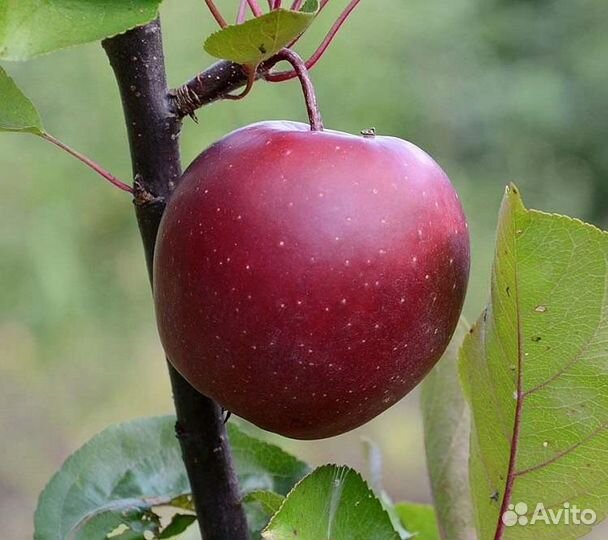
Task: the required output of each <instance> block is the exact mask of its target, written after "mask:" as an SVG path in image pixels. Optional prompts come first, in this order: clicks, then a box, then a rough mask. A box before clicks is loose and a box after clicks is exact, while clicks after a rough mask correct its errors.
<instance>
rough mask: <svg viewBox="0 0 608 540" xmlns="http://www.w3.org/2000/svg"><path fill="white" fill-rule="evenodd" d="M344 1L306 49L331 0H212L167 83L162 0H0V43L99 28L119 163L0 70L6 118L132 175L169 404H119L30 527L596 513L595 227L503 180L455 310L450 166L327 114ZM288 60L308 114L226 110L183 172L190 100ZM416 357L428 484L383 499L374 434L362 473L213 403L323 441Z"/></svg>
mask: <svg viewBox="0 0 608 540" xmlns="http://www.w3.org/2000/svg"><path fill="white" fill-rule="evenodd" d="M359 1H360V0H350V2H347V3H346V6H345V8H344V11H343V12H342V14H341V15H340V16H339V18H338V19H337V20H336V21H335V23H334V25H333V26H332V28H331V29H330V31H329V33H328V35H327V36H326V37H325V39H324V40H323V41H322V42H321V43H320V44H319V47H318V49H317V50H316V51H315V52H314V53H313V54H312V56H311V57H310V58H309V59H307V60H303V59H302V58H301V57H300V56H299V55H298V54H297V52H295V49H294V47H295V46H296V44H297V42H298V40H299V39H300V37H301V36H302V35H303V34H304V33H305V32H306V30H307V29H308V27H309V26H310V25H311V24H313V23H314V21H315V19H316V18H317V17H318V16H320V14H321V13H322V12H323V10H324V8H325V7H326V6H327V4H328V3H329V0H305V1H304V0H294V1H293V2H290V4H289V5H288V6H287V5H283V2H281V0H268V2H267V3H266V2H258V0H241V1H240V2H239V3H238V9H237V12H236V13H235V14H234V19H233V21H234V23H233V24H232V23H229V22H228V19H227V18H226V17H227V13H226V9H224V8H220V7H219V2H218V3H216V2H214V1H213V0H205V4H206V7H207V8H208V11H209V13H210V15H211V16H212V17H213V18H214V19H215V21H216V22H217V23H218V26H219V30H218V31H217V32H216V33H214V34H212V35H211V36H208V37H207V38H206V40H205V43H204V47H205V49H206V51H207V52H208V53H210V54H211V55H212V56H214V57H216V58H217V59H218V61H217V62H216V63H215V64H213V65H212V66H210V67H209V68H207V69H206V70H204V71H203V72H201V73H199V74H197V75H196V76H194V77H193V78H192V79H191V80H190V81H188V82H186V83H185V84H183V85H181V86H179V87H177V88H174V89H170V88H169V87H168V85H167V80H166V73H165V65H164V57H163V46H162V32H161V25H160V20H159V18H158V9H159V4H160V3H161V0H129V1H125V2H116V1H112V0H99V1H97V2H94V3H93V2H87V1H86V0H71V1H69V2H68V1H66V0H53V1H51V2H42V1H41V0H25V1H22V2H19V3H17V2H9V1H7V0H0V59H2V60H10V61H21V60H27V59H29V58H32V57H34V56H36V55H39V54H42V53H48V52H52V51H54V50H57V49H60V48H63V47H67V46H72V45H77V44H80V43H85V42H91V41H96V40H101V44H102V46H103V48H104V49H105V52H106V54H107V56H108V59H109V61H110V64H111V66H112V69H113V70H114V74H115V76H116V80H117V83H118V87H119V89H120V93H121V98H122V104H123V109H124V116H125V124H126V126H127V130H128V135H129V143H130V150H131V159H132V165H133V180H132V182H125V181H123V180H120V179H119V178H116V177H115V176H114V175H112V174H111V173H110V172H108V171H107V170H105V169H104V168H103V167H102V166H100V165H99V164H97V163H96V162H94V161H93V160H92V159H91V158H89V157H88V156H85V155H83V154H82V153H80V152H79V151H78V150H76V149H73V148H71V147H69V146H68V145H66V144H65V143H64V142H62V141H61V140H59V139H57V138H56V137H55V136H53V135H52V134H51V133H49V132H48V131H47V130H46V129H45V128H44V126H43V122H42V120H41V117H40V115H39V113H38V112H37V110H36V109H35V107H34V105H33V104H32V103H31V102H30V101H29V100H28V98H27V97H26V96H25V95H24V93H23V92H22V91H21V90H20V89H19V88H18V87H17V86H16V85H15V83H14V82H13V80H12V79H11V78H10V76H9V75H8V73H7V72H6V71H4V69H2V68H0V97H1V99H0V130H2V131H11V132H20V133H29V134H33V135H36V136H39V137H41V138H42V139H44V140H46V141H48V142H49V143H51V144H53V145H55V146H56V147H58V148H59V149H61V150H63V151H64V152H67V153H68V154H70V155H71V156H73V157H74V158H76V159H78V160H80V161H81V162H82V163H83V164H85V165H86V166H88V167H89V168H90V169H92V170H93V171H94V172H96V173H97V174H98V175H100V176H101V177H102V178H103V179H105V180H106V181H107V182H109V183H110V184H112V185H113V186H114V187H116V188H118V189H120V190H122V191H124V192H126V193H128V194H130V195H131V196H132V200H133V204H134V208H135V215H136V219H137V223H138V225H139V229H140V232H141V238H142V242H143V247H144V252H145V256H146V263H147V267H148V271H149V275H150V280H151V284H152V290H153V293H154V300H155V308H156V315H157V322H158V328H159V333H160V337H161V341H162V343H163V346H164V349H165V352H166V353H167V357H168V369H169V375H170V379H171V384H172V390H173V394H174V401H175V416H167V417H160V418H145V419H140V420H136V421H132V422H128V423H124V424H121V425H116V426H111V427H109V428H107V429H106V430H105V431H103V432H102V433H100V434H98V435H97V436H95V437H94V438H93V439H91V440H90V441H89V442H88V443H87V444H85V445H84V446H83V447H82V448H80V449H79V450H77V451H76V452H75V453H74V454H73V455H72V456H71V457H70V458H68V459H67V461H66V462H65V463H64V465H63V466H62V467H61V469H60V470H59V471H58V472H57V473H56V475H55V476H54V477H53V478H52V479H51V480H50V482H49V484H48V485H47V487H46V488H45V490H44V491H43V493H42V495H41V497H40V500H39V505H38V508H37V511H36V515H35V538H36V540H65V539H72V540H81V539H82V540H84V539H94V540H105V539H110V538H112V539H116V540H141V539H146V540H151V539H165V538H177V537H180V536H182V535H183V534H187V533H186V531H188V530H192V527H193V526H194V524H195V523H196V524H197V525H198V528H199V529H200V533H201V535H202V538H204V539H205V540H245V539H248V538H265V539H269V540H287V539H296V538H297V539H300V540H319V539H323V538H325V539H328V540H329V539H331V540H338V539H360V540H367V539H378V540H384V539H386V540H399V539H401V540H406V539H409V538H419V539H420V540H439V539H442V540H474V539H478V540H507V539H508V540H525V539H530V538H535V539H536V540H551V539H554V538H560V540H566V539H576V538H581V537H583V536H585V535H586V534H587V533H588V532H589V530H590V528H591V527H592V526H593V525H595V524H597V523H599V522H600V521H601V520H602V519H603V518H604V517H605V515H606V512H607V511H608V477H607V476H606V473H605V464H606V458H605V456H606V453H607V451H608V435H607V432H606V427H607V426H608V392H606V383H607V376H608V375H607V373H608V370H607V365H608V364H607V361H608V349H607V347H606V343H607V341H608V302H607V300H606V290H607V285H606V283H607V279H608V270H607V267H606V265H607V260H608V236H607V234H606V233H605V232H603V231H601V230H599V229H596V228H594V227H593V226H591V225H588V224H585V223H582V222H580V221H578V220H575V219H572V218H569V217H565V216H560V215H555V214H547V213H543V212H539V211H535V210H528V209H527V208H526V207H525V206H524V204H523V201H522V197H521V194H520V192H519V190H518V188H517V187H516V186H514V185H510V186H508V187H507V189H506V192H505V197H504V201H503V205H502V208H501V211H500V214H499V217H498V232H497V239H496V251H495V262H494V267H493V271H492V275H491V295H490V300H489V301H488V304H487V307H486V309H485V310H484V312H483V313H482V314H481V316H480V317H479V319H478V321H477V322H476V323H475V324H474V325H473V326H472V327H470V328H469V327H468V326H467V324H466V323H465V322H464V321H463V320H460V321H459V318H460V314H461V310H462V305H463V302H464V298H465V293H466V288H467V283H468V277H469V262H470V250H469V232H468V226H467V221H466V218H465V215H464V212H463V209H462V206H461V203H460V200H459V198H458V195H457V194H456V192H455V190H454V188H453V186H452V184H451V183H450V180H449V178H448V176H447V175H446V173H445V172H444V171H443V170H442V169H441V168H440V166H439V165H438V164H437V163H436V162H435V161H434V160H433V159H432V158H431V157H430V156H429V155H428V154H426V153H425V152H424V151H423V150H421V149H420V148H418V147H417V146H415V145H414V144H412V143H409V142H406V141H403V140H400V139H397V138H394V137H386V136H381V135H380V134H379V133H376V130H375V129H364V130H362V131H361V133H359V134H354V135H350V134H345V133H341V132H338V131H332V130H330V129H327V128H326V127H325V126H324V125H323V121H322V116H321V111H320V107H319V104H318V103H317V99H316V96H315V90H314V86H313V84H312V81H311V78H310V75H309V70H310V69H311V68H313V67H314V66H315V65H316V64H317V62H318V61H319V60H320V59H321V58H322V56H323V53H324V52H325V51H326V50H327V48H328V47H329V45H330V44H331V42H332V40H333V39H334V38H335V37H336V35H337V34H338V32H339V31H340V29H341V28H342V27H343V25H344V23H345V22H346V20H347V18H348V17H349V16H350V15H351V13H352V12H353V11H354V10H355V8H356V7H357V5H358V4H359ZM74 21H77V24H75V23H74ZM387 24H390V22H387ZM285 63H286V64H287V65H288V68H287V69H280V68H279V67H278V65H279V64H285ZM290 79H298V80H299V82H300V83H301V86H302V92H303V98H304V100H303V101H304V106H305V107H306V110H307V112H308V117H309V123H308V124H300V123H295V122H289V121H284V122H262V123H259V124H254V125H251V126H247V127H244V128H242V129H240V130H237V131H235V132H233V133H231V134H228V135H226V136H225V137H224V138H222V139H221V140H220V141H218V142H217V143H215V144H213V145H211V146H210V147H209V148H207V149H205V150H204V151H203V152H202V153H201V154H200V155H199V157H198V158H196V159H195V160H194V162H193V163H192V164H191V165H190V166H189V167H188V168H187V170H186V171H185V172H184V173H182V168H181V162H180V149H179V139H180V129H181V126H182V123H183V122H184V121H185V120H187V119H188V118H190V119H192V120H194V121H197V111H199V109H203V108H204V107H205V106H207V105H209V104H211V103H213V102H214V101H217V100H237V99H245V98H246V97H247V95H248V93H249V92H250V90H251V88H252V87H253V86H254V85H255V84H257V83H258V81H266V82H269V83H280V82H282V81H286V80H290ZM473 241H474V239H473ZM440 359H441V360H440ZM423 379H424V383H423V389H422V412H423V418H424V426H425V445H426V454H427V462H428V470H429V475H430V479H431V484H432V488H433V496H434V505H433V506H426V505H416V504H412V503H408V502H397V503H395V502H394V501H393V500H392V499H391V498H390V496H389V494H388V493H387V492H386V491H385V490H384V489H383V487H382V481H381V466H382V465H381V457H380V455H379V452H378V450H377V448H375V447H374V446H373V444H372V443H369V445H368V446H369V447H368V454H369V464H370V471H369V474H368V475H367V477H368V482H366V481H365V480H364V479H363V477H362V476H361V475H360V474H359V473H358V472H357V471H355V470H352V469H350V468H348V467H345V466H339V465H325V466H322V467H319V468H316V469H313V468H312V467H310V466H309V465H308V464H306V463H304V462H302V461H301V460H299V459H297V458H296V457H294V456H292V455H290V454H288V453H287V452H285V451H283V450H282V449H281V448H279V447H277V446H275V445H272V444H269V443H267V442H265V441H263V440H260V439H258V438H257V437H255V436H253V435H251V434H250V433H248V431H247V429H246V428H244V427H243V426H242V425H241V424H240V423H238V422H235V421H230V422H228V419H229V417H230V415H231V414H232V413H234V414H235V415H237V416H239V417H241V418H244V419H246V420H249V421H251V422H253V423H254V424H256V425H258V426H260V427H262V428H264V429H267V430H269V431H274V432H277V433H280V434H283V435H286V436H289V437H293V438H297V439H319V438H324V437H330V436H334V435H338V434H340V433H344V432H346V431H349V430H351V429H354V428H355V427H358V426H360V425H362V424H364V423H365V422H367V421H369V420H371V419H372V418H374V417H375V416H377V415H378V414H380V413H381V412H382V411H384V410H385V409H387V408H388V407H390V406H391V405H393V404H394V403H396V402H397V401H398V400H400V399H401V398H402V397H403V396H404V395H406V394H407V393H409V392H410V391H411V390H412V389H413V388H414V387H415V386H416V385H418V384H419V383H420V382H421V381H422V380H423ZM539 502H542V503H543V505H544V506H543V508H545V509H548V511H549V512H548V514H547V515H548V516H551V519H549V518H547V519H537V518H538V516H537V512H536V511H535V504H536V503H539ZM574 508H579V509H586V510H585V511H583V512H582V513H580V512H579V514H577V515H575V514H574V512H573V510H574ZM585 512H586V513H585ZM566 515H567V516H568V518H567V519H564V516H566ZM591 515H592V516H593V519H590V516H591ZM577 516H578V517H577Z"/></svg>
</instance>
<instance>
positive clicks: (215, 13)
mask: <svg viewBox="0 0 608 540" xmlns="http://www.w3.org/2000/svg"><path fill="white" fill-rule="evenodd" d="M205 4H207V7H208V8H209V11H211V15H213V18H214V19H215V20H216V21H217V24H219V25H220V27H221V28H226V27H227V26H228V23H227V22H226V19H224V17H222V14H221V12H220V10H219V9H218V7H217V6H216V5H215V2H214V1H213V0H205Z"/></svg>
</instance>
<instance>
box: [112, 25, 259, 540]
mask: <svg viewBox="0 0 608 540" xmlns="http://www.w3.org/2000/svg"><path fill="white" fill-rule="evenodd" d="M103 47H104V49H105V50H106V53H107V55H108V58H109V59H110V64H111V65H112V68H113V69H114V73H115V75H116V79H117V82H118V86H119V89H120V94H121V97H122V102H123V108H124V113H125V121H126V126H127V132H128V136H129V144H130V148H131V159H132V163H133V174H134V177H135V179H136V180H135V205H136V215H137V222H138V225H139V229H140V232H141V236H142V241H143V244H144V250H145V254H146V262H147V265H148V271H149V274H150V278H151V279H152V260H153V257H154V244H155V241H156V235H157V232H158V227H159V224H160V219H161V217H162V214H163V211H164V208H165V204H166V201H167V200H168V198H169V197H170V195H171V192H172V191H173V188H174V187H175V185H176V183H177V182H178V180H179V177H180V175H181V164H180V155H179V144H178V142H179V141H178V139H179V133H180V128H181V120H180V118H179V117H178V116H176V115H175V114H174V113H173V112H172V103H171V97H170V96H169V92H168V89H167V81H166V74H165V65H164V58H163V48H162V36H161V28H160V23H159V21H158V20H157V21H153V22H151V23H150V24H147V25H145V26H142V27H139V28H135V29H134V30H131V31H129V32H127V33H125V34H122V35H120V36H116V37H114V38H111V39H107V40H105V41H104V42H103ZM169 372H170V378H171V385H172V388H173V394H174V396H173V397H174V401H175V408H176V412H177V424H176V434H177V437H178V438H179V441H180V444H181V448H182V453H183V457H184V462H185V464H186V469H187V471H188V476H189V478H190V484H191V486H192V495H193V499H194V504H195V506H196V512H197V515H198V521H199V526H200V529H201V534H202V535H203V538H204V540H246V539H247V538H248V537H249V535H248V532H247V523H246V520H245V515H244V512H243V508H242V506H241V504H240V495H239V490H238V484H237V480H236V476H235V473H234V469H233V466H232V456H231V452H230V446H229V444H228V439H227V437H226V431H225V428H224V422H223V415H222V411H221V409H220V408H219V407H218V405H217V404H216V403H214V402H213V401H212V400H210V399H208V398H206V397H204V396H202V395H201V394H199V393H198V392H196V391H195V390H194V389H193V388H192V387H191V386H190V385H189V384H188V382H187V381H185V380H184V379H183V378H182V377H181V375H180V374H179V373H177V371H176V370H175V369H173V367H172V366H171V365H170V364H169Z"/></svg>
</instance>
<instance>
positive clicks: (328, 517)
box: [262, 465, 399, 540]
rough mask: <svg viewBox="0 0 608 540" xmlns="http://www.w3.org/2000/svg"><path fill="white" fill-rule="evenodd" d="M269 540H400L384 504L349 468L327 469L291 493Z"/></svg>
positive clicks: (270, 527) (268, 533)
mask: <svg viewBox="0 0 608 540" xmlns="http://www.w3.org/2000/svg"><path fill="white" fill-rule="evenodd" d="M262 536H263V538H265V539H266V540H287V539H289V540H399V536H398V535H397V533H396V532H395V530H394V529H393V527H392V525H391V521H390V519H389V517H388V515H387V513H386V512H385V511H384V509H383V508H382V504H381V503H380V501H379V500H378V499H377V498H376V496H375V495H374V493H373V492H372V491H371V490H370V489H369V487H368V486H367V484H366V483H365V482H364V480H363V478H361V476H360V475H359V473H357V472H356V471H353V470H352V469H349V468H348V467H337V466H335V465H326V466H324V467H320V468H318V469H316V470H315V471H314V472H312V473H311V474H310V475H308V476H307V477H306V478H304V480H302V481H301V482H300V483H299V484H297V485H296V487H295V488H294V489H293V490H292V491H291V493H289V495H288V496H287V498H286V499H285V502H284V503H283V505H282V506H281V508H280V510H279V511H278V512H277V513H276V514H275V516H274V517H273V518H272V520H271V521H270V524H269V525H268V527H267V528H266V529H265V530H264V532H263V534H262Z"/></svg>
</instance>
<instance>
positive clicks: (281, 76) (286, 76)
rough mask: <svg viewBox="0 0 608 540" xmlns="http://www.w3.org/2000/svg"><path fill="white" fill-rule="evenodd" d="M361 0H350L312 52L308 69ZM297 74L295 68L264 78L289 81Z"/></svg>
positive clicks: (274, 80)
mask: <svg viewBox="0 0 608 540" xmlns="http://www.w3.org/2000/svg"><path fill="white" fill-rule="evenodd" d="M360 1H361V0H351V1H350V3H349V4H348V6H347V7H346V9H345V10H344V11H343V12H342V13H341V15H340V17H339V18H338V20H337V21H336V22H335V23H334V25H333V26H332V27H331V29H330V30H329V32H328V33H327V35H326V36H325V39H323V41H322V42H321V45H319V48H318V49H317V50H316V51H315V52H314V53H313V54H312V56H311V57H310V58H309V59H308V60H306V62H305V64H306V68H307V69H312V68H313V67H315V65H316V64H317V62H318V61H319V60H321V58H322V57H323V55H324V54H325V52H326V51H327V49H328V47H329V46H330V45H331V43H332V41H333V40H334V38H335V37H336V35H337V34H338V32H339V31H340V28H342V25H343V24H344V23H345V22H346V20H347V19H348V17H349V15H350V14H351V13H352V12H353V11H354V10H355V8H356V7H357V6H358V5H359V2H360ZM326 3H327V2H326ZM325 5H326V4H325ZM297 76H298V74H297V73H296V71H295V70H288V71H279V72H277V73H268V74H267V75H265V76H264V79H265V80H267V81H269V82H283V81H288V80H290V79H295V78H296V77H297Z"/></svg>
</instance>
